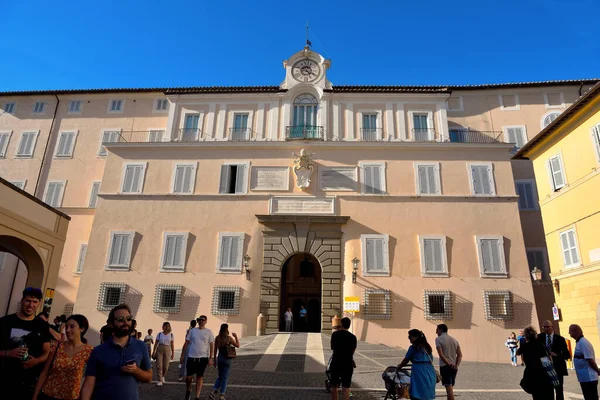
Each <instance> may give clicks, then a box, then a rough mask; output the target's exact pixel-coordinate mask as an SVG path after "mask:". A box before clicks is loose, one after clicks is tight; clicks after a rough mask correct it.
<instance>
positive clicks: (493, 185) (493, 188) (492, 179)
mask: <svg viewBox="0 0 600 400" xmlns="http://www.w3.org/2000/svg"><path fill="white" fill-rule="evenodd" d="M479 166H480V167H488V168H490V171H491V173H490V189H491V191H492V192H491V193H490V194H485V193H482V194H476V193H475V186H474V185H473V171H472V170H471V167H479ZM467 173H468V174H469V187H470V188H471V196H478V197H479V196H481V197H486V196H488V197H489V196H497V193H496V179H495V177H494V175H495V174H494V163H491V162H477V163H467Z"/></svg>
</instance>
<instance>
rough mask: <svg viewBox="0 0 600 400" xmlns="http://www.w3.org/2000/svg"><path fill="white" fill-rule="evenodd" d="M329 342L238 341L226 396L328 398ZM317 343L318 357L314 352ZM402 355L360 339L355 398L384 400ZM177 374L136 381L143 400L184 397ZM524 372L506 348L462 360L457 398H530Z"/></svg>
mask: <svg viewBox="0 0 600 400" xmlns="http://www.w3.org/2000/svg"><path fill="white" fill-rule="evenodd" d="M315 338H318V339H320V343H316V342H315ZM329 340H330V336H329V335H320V334H306V333H294V334H274V335H268V336H260V337H247V338H244V339H242V340H241V348H240V349H239V351H238V357H237V358H236V359H235V360H234V361H233V366H232V370H231V375H230V377H229V382H230V385H229V387H228V390H227V399H228V400H229V399H244V400H253V399H256V400H258V399H260V400H270V399H328V398H329V394H328V393H326V392H325V385H324V383H325V371H324V367H323V365H324V364H325V362H326V360H328V359H329V357H330V356H331V350H329ZM499 345H502V344H499ZM321 346H322V357H321V356H320V355H318V352H319V349H320V348H321ZM404 353H405V349H403V348H392V347H388V346H384V345H379V344H370V343H366V342H359V344H358V349H357V352H356V355H355V361H356V366H357V367H356V370H355V372H354V377H353V382H352V386H353V396H354V397H353V398H354V399H383V398H384V396H385V389H384V384H383V380H382V379H381V373H382V372H383V370H384V369H385V368H386V367H387V366H390V365H397V364H398V363H399V362H400V360H401V359H402V356H403V355H404ZM175 360H178V355H177V356H176V357H175ZM153 365H154V364H153ZM436 365H437V360H436ZM317 368H318V369H317ZM321 368H322V369H321ZM178 373H179V370H178V362H177V363H173V364H172V365H171V368H170V371H169V373H168V375H167V382H166V384H165V385H164V386H163V387H157V386H155V385H154V382H153V384H144V385H140V397H141V399H142V400H159V399H183V396H184V393H185V385H184V383H183V382H177V374H178ZM522 374H523V368H522V367H517V368H515V367H512V366H511V365H510V364H509V362H508V351H507V363H506V364H492V363H474V362H465V363H463V364H462V365H461V368H460V370H459V374H458V384H457V386H456V392H457V396H456V397H457V399H462V400H472V399H506V400H513V399H514V400H517V399H530V398H531V397H530V396H528V395H526V394H525V393H524V392H523V391H522V390H521V389H520V387H519V381H520V380H521V376H522ZM215 378H216V370H215V369H213V368H209V369H208V370H207V373H206V375H205V382H206V384H205V386H204V388H203V389H202V394H201V396H200V398H201V399H207V398H208V394H209V390H210V388H211V387H212V383H214V381H215ZM566 378H567V379H566V381H565V392H566V398H567V399H582V398H583V397H582V396H581V395H580V390H579V384H578V383H577V379H576V378H575V374H574V371H573V372H572V373H570V375H569V376H568V377H566ZM154 379H156V372H155V375H154ZM437 389H438V390H437V392H438V398H440V399H444V398H445V395H444V393H445V392H444V388H443V387H442V386H441V385H438V388H437Z"/></svg>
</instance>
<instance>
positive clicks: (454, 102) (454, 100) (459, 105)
mask: <svg viewBox="0 0 600 400" xmlns="http://www.w3.org/2000/svg"><path fill="white" fill-rule="evenodd" d="M448 111H464V108H463V98H462V96H457V97H450V98H449V99H448Z"/></svg>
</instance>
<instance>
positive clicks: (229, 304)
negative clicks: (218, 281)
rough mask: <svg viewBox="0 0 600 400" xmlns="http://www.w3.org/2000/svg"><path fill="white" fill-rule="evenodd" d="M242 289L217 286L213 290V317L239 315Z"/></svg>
mask: <svg viewBox="0 0 600 400" xmlns="http://www.w3.org/2000/svg"><path fill="white" fill-rule="evenodd" d="M239 313H240V287H239V286H215V287H214V289H213V300H212V314H213V315H239Z"/></svg>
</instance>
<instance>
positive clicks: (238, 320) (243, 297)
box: [213, 288, 268, 337]
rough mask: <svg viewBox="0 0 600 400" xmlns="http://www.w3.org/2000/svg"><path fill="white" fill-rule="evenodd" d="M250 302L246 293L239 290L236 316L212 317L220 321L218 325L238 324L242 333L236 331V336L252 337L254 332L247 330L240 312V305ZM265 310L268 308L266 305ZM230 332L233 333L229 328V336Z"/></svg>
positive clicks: (246, 324) (246, 323)
mask: <svg viewBox="0 0 600 400" xmlns="http://www.w3.org/2000/svg"><path fill="white" fill-rule="evenodd" d="M250 301H251V298H250V297H249V296H248V292H247V291H246V290H244V289H243V288H240V303H239V310H238V314H237V315H226V314H221V315H213V316H214V318H216V319H217V320H219V321H220V324H229V325H231V324H239V325H241V326H242V331H241V332H238V331H236V332H235V333H236V334H238V335H241V336H242V337H245V336H254V334H255V333H256V331H255V330H253V329H249V326H248V319H247V318H245V316H243V315H242V310H241V307H242V304H247V303H249V302H250ZM267 308H268V305H267ZM219 326H220V325H219ZM250 326H251V327H254V326H255V324H250ZM231 332H233V331H232V329H231V326H230V327H229V333H230V334H231ZM215 335H216V333H215Z"/></svg>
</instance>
